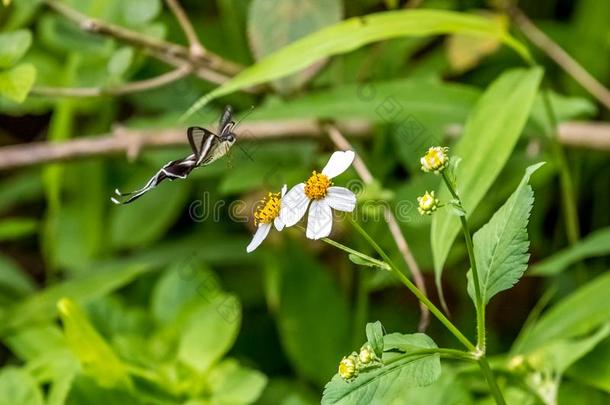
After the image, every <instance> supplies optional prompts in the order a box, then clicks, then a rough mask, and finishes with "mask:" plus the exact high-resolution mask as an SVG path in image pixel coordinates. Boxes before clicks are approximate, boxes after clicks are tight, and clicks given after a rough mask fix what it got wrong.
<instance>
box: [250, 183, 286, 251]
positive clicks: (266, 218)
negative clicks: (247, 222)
mask: <svg viewBox="0 0 610 405" xmlns="http://www.w3.org/2000/svg"><path fill="white" fill-rule="evenodd" d="M286 189H287V187H286V185H285V184H284V187H282V191H281V193H269V194H268V195H267V197H266V198H264V199H262V200H261V201H260V203H259V204H258V207H257V208H256V212H255V213H254V224H255V225H256V226H257V229H256V232H255V233H254V236H253V237H252V241H250V244H249V245H248V247H246V252H248V253H250V252H252V251H253V250H254V249H256V248H257V247H259V245H260V244H261V243H263V241H264V240H265V238H267V235H269V231H270V230H271V226H272V224H273V226H275V229H277V230H278V231H281V230H282V229H284V222H283V221H282V220H281V219H280V217H279V215H280V204H281V200H282V197H284V194H286Z"/></svg>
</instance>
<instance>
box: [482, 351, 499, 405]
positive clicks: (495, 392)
mask: <svg viewBox="0 0 610 405" xmlns="http://www.w3.org/2000/svg"><path fill="white" fill-rule="evenodd" d="M478 362H479V367H480V368H481V372H482V373H483V375H484V376H485V379H486V380H487V385H489V391H490V393H491V396H492V397H493V398H494V400H495V401H496V404H498V405H506V401H505V400H504V396H503V395H502V391H500V387H498V383H497V382H496V379H495V378H494V375H493V372H492V371H491V368H490V367H489V363H488V362H487V359H486V358H485V357H484V356H483V357H481V358H480V359H479V360H478Z"/></svg>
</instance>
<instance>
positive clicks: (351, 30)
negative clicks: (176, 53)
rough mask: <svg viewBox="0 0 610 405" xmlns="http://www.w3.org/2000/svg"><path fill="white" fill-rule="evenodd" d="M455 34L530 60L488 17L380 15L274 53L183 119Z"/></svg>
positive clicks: (433, 13) (350, 22)
mask: <svg viewBox="0 0 610 405" xmlns="http://www.w3.org/2000/svg"><path fill="white" fill-rule="evenodd" d="M453 32H459V33H463V34H468V35H473V36H489V37H493V38H497V39H499V40H500V41H502V42H503V43H504V44H505V45H508V46H510V47H511V48H513V49H514V50H515V51H517V52H518V53H520V54H521V55H522V56H523V57H524V58H526V59H529V58H530V56H529V53H528V51H527V50H526V48H524V47H523V45H522V44H521V43H519V42H518V41H516V40H515V39H514V38H513V37H511V36H510V35H509V34H508V32H507V31H506V30H505V27H503V26H502V25H499V24H497V23H494V22H493V20H490V19H488V18H484V17H479V16H475V15H471V14H465V13H457V12H452V11H441V10H401V11H388V12H381V13H375V14H370V15H366V16H361V17H354V18H350V19H348V20H345V21H342V22H340V23H338V24H335V25H333V26H330V27H328V28H325V29H322V30H320V31H317V32H315V33H313V34H311V35H308V36H307V37H305V38H302V39H300V40H298V41H296V42H293V43H292V44H290V45H288V46H285V47H284V48H282V49H280V50H278V51H277V52H274V53H273V54H271V55H269V56H267V57H266V58H264V59H262V60H261V61H259V62H258V63H256V64H254V65H253V66H250V67H249V68H247V69H244V70H243V71H242V72H240V73H239V74H238V75H237V76H235V77H234V78H233V79H231V80H229V81H227V82H226V83H224V84H223V85H222V86H220V87H218V88H216V89H215V90H214V91H212V92H211V93H208V94H206V95H205V96H203V97H202V98H200V99H199V100H198V101H197V102H195V104H194V105H193V106H192V107H191V108H189V110H188V111H187V112H186V113H185V114H184V116H183V117H182V119H183V120H184V119H186V118H188V117H189V116H190V115H192V114H193V113H194V112H195V111H197V110H199V109H200V108H202V107H203V106H204V105H206V104H207V103H208V102H209V101H211V100H213V99H216V98H218V97H221V96H223V95H227V94H229V93H232V92H234V91H237V90H240V89H244V88H247V87H250V86H254V85H257V84H261V83H265V82H268V81H270V80H274V79H278V78H280V77H284V76H286V75H289V74H292V73H295V72H298V71H300V70H302V69H304V68H307V67H308V66H310V65H311V64H313V63H315V62H317V61H319V60H320V59H323V58H326V57H329V56H332V55H337V54H341V53H346V52H349V51H352V50H354V49H357V48H359V47H361V46H364V45H366V44H369V43H372V42H377V41H383V40H386V39H391V38H398V37H404V36H415V37H421V36H429V35H439V34H446V33H453Z"/></svg>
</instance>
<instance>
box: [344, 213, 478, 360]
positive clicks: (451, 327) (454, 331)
mask: <svg viewBox="0 0 610 405" xmlns="http://www.w3.org/2000/svg"><path fill="white" fill-rule="evenodd" d="M347 218H348V219H349V221H350V223H351V224H352V226H353V227H354V229H356V231H358V233H360V235H361V236H362V237H363V238H364V239H365V240H366V241H367V242H368V243H369V244H370V245H371V247H372V248H373V249H375V251H376V252H377V253H378V254H379V256H381V258H382V259H383V260H384V261H385V262H386V263H387V264H388V265H389V266H390V268H391V269H392V270H393V272H392V273H393V274H396V276H397V277H398V278H399V279H400V281H402V283H403V284H404V285H405V286H406V287H407V288H408V289H409V291H411V292H412V293H413V294H414V295H415V296H416V297H417V299H418V300H419V301H420V302H422V303H423V304H424V305H425V306H426V307H428V309H429V310H430V312H432V314H433V315H434V316H435V317H436V318H437V319H438V320H439V321H440V322H441V323H442V324H443V325H445V327H446V328H447V329H448V330H449V332H451V333H452V334H453V336H455V337H456V338H457V339H458V340H459V341H460V342H461V343H462V344H463V345H464V346H465V347H466V348H467V349H468V350H469V351H473V352H474V351H476V347H475V346H474V345H473V344H472V343H471V342H470V340H468V338H467V337H466V336H464V334H463V333H462V332H460V330H459V329H458V328H457V327H456V326H455V325H454V324H453V323H451V321H450V320H449V319H447V317H445V315H443V313H442V312H441V311H440V310H439V309H438V308H437V307H436V305H434V304H433V303H432V301H430V300H429V299H428V297H426V296H425V295H424V294H423V293H422V292H421V291H420V290H419V289H418V288H417V287H416V286H415V284H413V283H412V282H411V280H409V278H408V277H407V276H405V275H404V273H403V272H402V271H400V269H398V267H396V265H395V264H394V263H393V262H392V260H391V259H390V257H389V256H388V255H387V254H386V253H385V251H384V250H383V249H382V248H381V247H380V246H379V245H378V244H377V242H375V240H374V239H373V238H372V237H371V236H370V235H369V234H368V233H367V232H366V231H365V230H364V229H362V227H361V226H360V225H358V223H357V222H356V221H354V219H353V218H352V217H351V216H348V217H347Z"/></svg>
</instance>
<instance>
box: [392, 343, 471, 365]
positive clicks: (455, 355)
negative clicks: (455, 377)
mask: <svg viewBox="0 0 610 405" xmlns="http://www.w3.org/2000/svg"><path fill="white" fill-rule="evenodd" d="M428 354H438V355H440V356H441V357H444V358H447V359H456V360H466V361H472V362H476V361H478V360H477V359H476V358H475V357H474V356H473V355H472V353H469V352H465V351H463V350H456V349H445V348H441V347H437V348H433V349H421V350H414V351H412V352H409V353H405V354H402V355H400V356H396V357H393V358H392V359H390V360H387V361H385V362H384V363H383V364H384V366H387V365H389V364H392V363H396V362H397V361H400V360H403V359H405V358H409V357H413V356H422V355H424V356H425V355H428Z"/></svg>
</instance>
